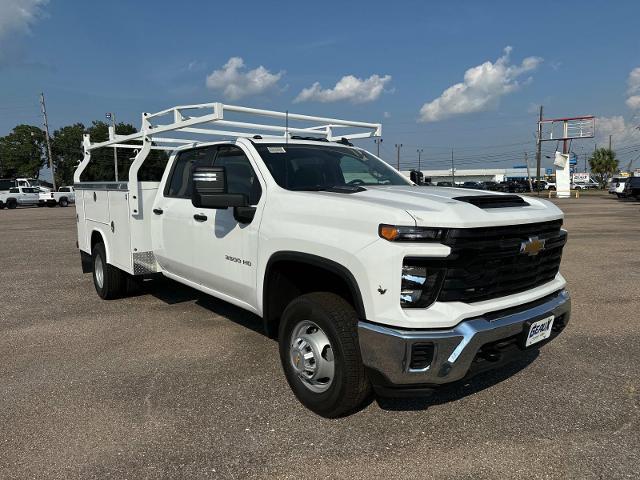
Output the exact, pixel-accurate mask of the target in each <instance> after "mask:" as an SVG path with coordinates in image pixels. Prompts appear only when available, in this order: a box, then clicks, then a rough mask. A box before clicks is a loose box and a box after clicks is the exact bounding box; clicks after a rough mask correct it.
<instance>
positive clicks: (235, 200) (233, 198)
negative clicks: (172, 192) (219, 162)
mask: <svg viewBox="0 0 640 480" xmlns="http://www.w3.org/2000/svg"><path fill="white" fill-rule="evenodd" d="M191 178H192V180H193V188H192V191H191V203H192V204H193V206H194V207H196V208H215V209H225V208H229V207H246V206H248V199H247V197H246V195H243V194H241V193H228V192H227V173H226V171H225V168H224V167H196V168H194V169H193V171H192V172H191Z"/></svg>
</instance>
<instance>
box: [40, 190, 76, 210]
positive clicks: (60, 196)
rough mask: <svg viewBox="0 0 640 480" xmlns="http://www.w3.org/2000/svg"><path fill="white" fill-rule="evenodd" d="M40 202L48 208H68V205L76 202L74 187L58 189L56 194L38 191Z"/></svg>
mask: <svg viewBox="0 0 640 480" xmlns="http://www.w3.org/2000/svg"><path fill="white" fill-rule="evenodd" d="M40 201H41V202H42V203H44V204H46V205H47V206H48V207H55V206H56V205H60V206H61V207H68V206H69V204H72V203H75V202H76V194H75V190H74V187H60V188H59V189H58V191H57V192H51V191H46V190H43V189H40Z"/></svg>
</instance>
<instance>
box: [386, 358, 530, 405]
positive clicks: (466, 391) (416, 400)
mask: <svg viewBox="0 0 640 480" xmlns="http://www.w3.org/2000/svg"><path fill="white" fill-rule="evenodd" d="M539 355H540V352H539V351H538V350H530V351H526V352H522V357H520V358H519V359H517V360H514V361H513V362H511V363H508V364H506V365H502V366H500V367H498V368H496V369H495V370H489V371H486V372H482V373H479V374H477V375H475V376H474V377H472V378H469V379H465V380H460V381H458V382H455V383H451V384H448V385H444V386H442V387H439V388H437V389H434V390H433V391H432V392H430V393H427V394H426V395H425V396H424V397H408V398H387V397H377V398H376V399H375V401H376V402H377V403H378V406H379V407H380V408H381V409H383V410H390V411H399V410H427V409H428V408H429V407H432V406H436V405H442V404H445V403H450V402H455V401H456V400H460V399H462V398H464V397H468V396H470V395H473V394H475V393H478V392H481V391H482V390H485V389H487V388H490V387H493V386H494V385H497V384H499V383H501V382H503V381H505V380H507V379H509V378H511V377H513V376H514V375H516V374H517V373H518V372H520V371H521V370H524V369H525V368H527V367H528V366H529V365H530V364H531V363H532V362H533V361H534V360H535V359H536V358H538V356H539Z"/></svg>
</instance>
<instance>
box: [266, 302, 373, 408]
mask: <svg viewBox="0 0 640 480" xmlns="http://www.w3.org/2000/svg"><path fill="white" fill-rule="evenodd" d="M305 320H310V321H312V322H313V323H315V324H316V325H317V326H318V327H320V328H321V329H322V330H323V332H324V334H325V335H326V337H327V338H328V339H329V342H330V344H331V350H332V355H333V362H334V368H335V370H334V376H333V379H332V381H331V383H330V385H329V387H328V389H327V390H326V391H323V392H320V393H318V392H314V391H312V390H311V389H309V388H308V387H307V386H306V385H305V383H304V381H303V380H302V379H301V378H300V377H299V376H298V374H297V373H296V371H295V368H294V366H293V362H292V357H291V343H292V340H293V339H292V338H291V337H292V334H293V332H294V328H295V327H296V326H297V325H299V324H300V322H302V321H305ZM279 344H280V361H281V362H282V368H283V369H284V373H285V376H286V378H287V382H289V386H290V387H291V389H292V390H293V393H294V394H295V396H296V397H297V398H298V400H300V402H301V403H302V404H303V405H304V406H305V407H307V408H308V409H309V410H311V411H313V412H315V413H317V414H318V415H321V416H323V417H326V418H336V417H340V416H342V415H346V414H348V413H351V412H353V411H354V410H356V409H357V408H358V407H360V406H361V405H362V404H363V403H364V402H365V400H366V399H367V398H368V397H369V396H370V395H371V384H370V383H369V380H368V379H367V376H366V373H365V368H364V365H363V364H362V357H361V355H360V345H359V343H358V315H357V313H356V311H355V310H354V308H353V307H352V306H351V305H350V304H349V303H348V302H347V301H346V300H344V299H343V298H342V297H340V296H338V295H336V294H334V293H329V292H314V293H308V294H305V295H302V296H300V297H298V298H296V299H295V300H293V301H292V302H291V303H290V304H289V305H288V306H287V308H286V309H285V311H284V313H283V314H282V319H281V321H280V332H279Z"/></svg>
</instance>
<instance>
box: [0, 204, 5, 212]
mask: <svg viewBox="0 0 640 480" xmlns="http://www.w3.org/2000/svg"><path fill="white" fill-rule="evenodd" d="M0 210H4V202H0Z"/></svg>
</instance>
